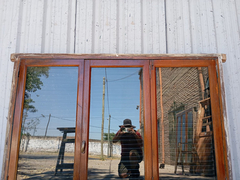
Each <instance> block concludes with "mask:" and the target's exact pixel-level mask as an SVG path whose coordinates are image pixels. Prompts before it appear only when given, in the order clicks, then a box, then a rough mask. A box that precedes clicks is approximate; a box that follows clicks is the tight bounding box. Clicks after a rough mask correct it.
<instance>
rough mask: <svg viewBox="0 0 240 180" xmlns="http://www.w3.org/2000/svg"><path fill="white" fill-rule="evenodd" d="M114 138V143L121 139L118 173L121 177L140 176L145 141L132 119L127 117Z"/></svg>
mask: <svg viewBox="0 0 240 180" xmlns="http://www.w3.org/2000/svg"><path fill="white" fill-rule="evenodd" d="M119 127H120V129H119V131H118V132H117V133H116V135H115V136H114V138H113V143H116V142H118V141H120V143H121V147H122V151H121V160H120V162H119V164H118V174H119V177H121V178H127V177H139V176H140V172H139V163H140V162H141V161H142V159H143V153H142V146H143V141H142V137H141V135H140V133H139V132H137V131H136V130H134V128H135V127H136V126H133V125H132V121H131V120H130V119H125V120H124V121H123V125H120V126H119Z"/></svg>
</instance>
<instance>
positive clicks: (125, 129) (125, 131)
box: [122, 127, 130, 133]
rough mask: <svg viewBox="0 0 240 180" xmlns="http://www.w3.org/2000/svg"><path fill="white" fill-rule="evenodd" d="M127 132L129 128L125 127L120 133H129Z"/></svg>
mask: <svg viewBox="0 0 240 180" xmlns="http://www.w3.org/2000/svg"><path fill="white" fill-rule="evenodd" d="M129 130H130V128H126V127H125V128H123V129H122V132H124V133H129Z"/></svg>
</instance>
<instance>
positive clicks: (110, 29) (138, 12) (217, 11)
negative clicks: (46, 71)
mask: <svg viewBox="0 0 240 180" xmlns="http://www.w3.org/2000/svg"><path fill="white" fill-rule="evenodd" d="M165 2H166V4H165ZM76 5H77V6H76ZM165 7H166V8H165ZM165 12H166V13H165ZM165 20H166V22H165ZM165 24H166V26H165ZM0 26H1V28H0V135H1V138H0V169H2V162H3V152H4V143H5V133H6V124H7V119H6V118H7V116H8V108H9V107H8V104H9V100H10V89H11V79H12V73H13V70H12V68H13V63H12V62H10V54H11V53H15V52H21V53H36V52H41V53H114V54H116V53H117V54H119V53H123V54H124V53H226V54H227V62H226V63H225V64H223V75H224V81H225V88H226V89H225V92H226V104H227V115H228V121H227V123H228V127H227V128H228V129H229V131H228V132H229V134H228V136H229V139H230V142H229V147H230V150H231V155H232V156H231V157H232V168H233V178H234V179H240V166H239V165H240V155H239V153H238V152H239V150H240V139H239V138H238V137H239V136H240V132H239V130H238V129H240V121H239V118H240V100H239V99H240V98H239V89H240V73H239V69H240V50H239V49H240V0H149V1H148V0H121V1H119V0H77V1H76V0H69V1H66V0H18V1H16V0H1V1H0ZM0 176H1V171H0Z"/></svg>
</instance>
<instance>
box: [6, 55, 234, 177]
mask: <svg viewBox="0 0 240 180" xmlns="http://www.w3.org/2000/svg"><path fill="white" fill-rule="evenodd" d="M11 60H12V61H13V62H14V72H13V80H12V90H11V91H12V92H11V100H10V106H9V113H8V128H7V136H6V137H7V138H6V144H7V145H6V148H5V149H6V150H5V167H4V171H3V173H4V179H9V180H12V179H16V174H17V164H18V153H19V143H20V132H21V121H22V110H23V102H24V91H25V89H24V88H25V80H26V70H27V67H28V66H77V67H78V90H77V114H76V134H75V152H74V179H87V168H88V166H87V163H88V146H87V147H86V153H81V143H82V142H83V141H86V143H87V144H88V138H89V128H88V127H89V110H90V109H89V108H90V83H91V82H90V77H91V68H93V67H102V68H103V67H142V68H143V81H144V86H143V92H144V94H143V98H144V105H143V106H144V139H148V140H147V141H145V142H144V156H145V158H144V159H145V162H144V163H145V167H144V168H145V179H147V180H148V179H159V165H158V163H159V162H158V138H157V112H156V110H157V104H156V103H157V102H156V67H208V73H209V84H210V89H211V91H210V96H211V104H212V122H213V129H214V131H213V133H214V143H215V144H214V146H215V157H216V159H215V160H216V168H217V170H216V172H217V178H218V179H232V173H231V162H230V154H229V150H228V149H227V138H226V135H227V133H226V129H225V127H224V118H226V107H225V100H224V99H225V98H224V87H223V81H222V66H221V65H222V61H223V62H224V61H225V60H226V56H225V55H222V54H179V55H171V54H162V55H161V54H156V55H154V54H144V55H131V54H130V55H120V54H79V55H78V54H12V55H11ZM217 72H218V77H217Z"/></svg>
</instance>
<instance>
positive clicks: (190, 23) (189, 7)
mask: <svg viewBox="0 0 240 180" xmlns="http://www.w3.org/2000/svg"><path fill="white" fill-rule="evenodd" d="M188 9H189V22H188V23H189V27H190V38H191V53H193V35H192V19H191V17H192V16H191V15H192V13H191V6H190V0H188Z"/></svg>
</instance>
